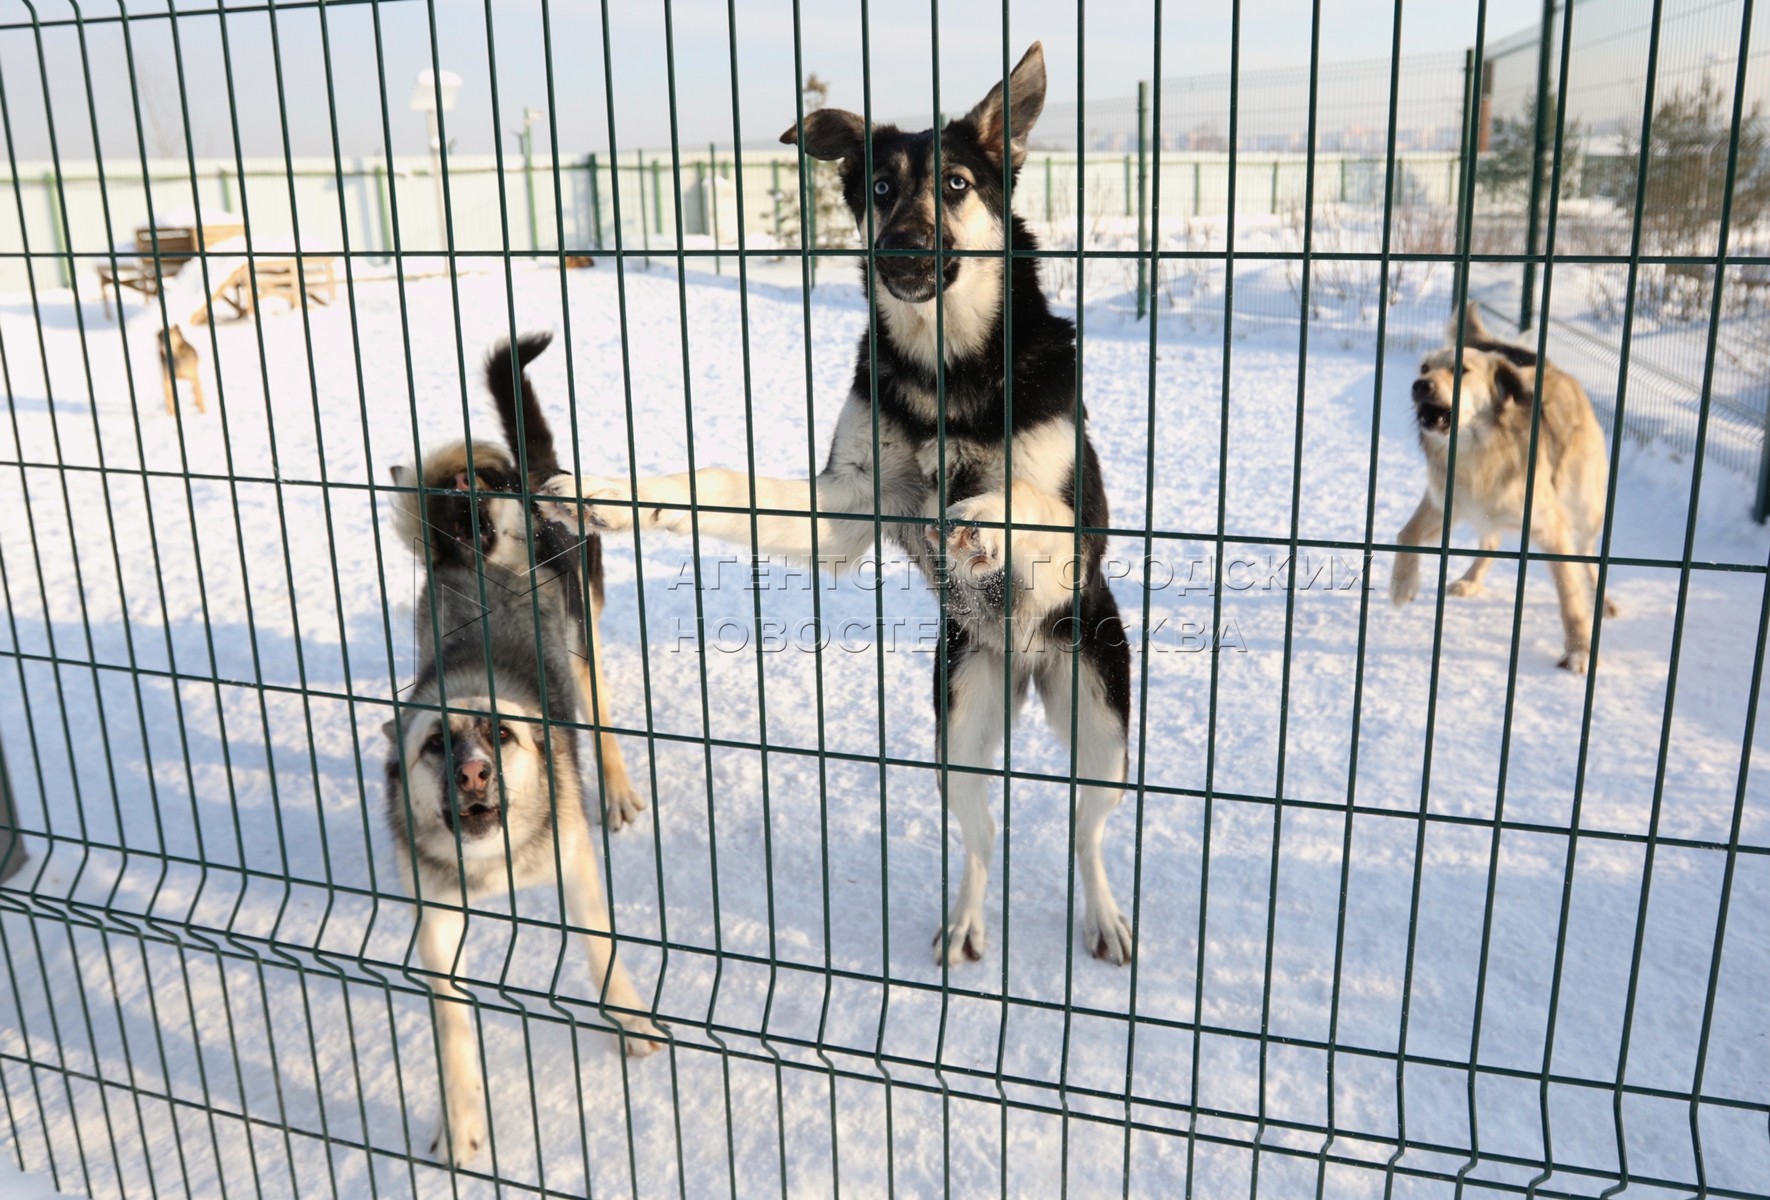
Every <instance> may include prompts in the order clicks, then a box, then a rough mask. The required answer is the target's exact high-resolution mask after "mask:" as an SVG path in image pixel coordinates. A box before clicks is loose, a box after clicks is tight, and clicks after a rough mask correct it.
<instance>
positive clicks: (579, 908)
mask: <svg viewBox="0 0 1770 1200" xmlns="http://www.w3.org/2000/svg"><path fill="white" fill-rule="evenodd" d="M562 816H563V814H562ZM577 824H578V830H577V833H576V836H574V837H572V838H570V840H569V841H567V842H566V843H565V844H564V845H562V846H561V847H560V850H561V864H562V869H563V870H564V872H565V879H564V880H563V882H564V885H565V887H564V891H565V911H566V916H567V917H568V918H569V919H570V920H571V923H572V924H573V925H576V926H578V927H579V928H580V929H585V930H588V931H589V932H588V933H586V934H585V935H584V945H585V948H586V949H588V950H589V952H590V979H591V981H592V982H593V983H594V984H595V985H596V992H597V995H598V997H599V1002H600V1003H605V1004H612V1005H614V1006H615V1007H616V1008H623V1009H627V1010H628V1011H627V1012H618V1013H610V1014H608V1015H609V1016H611V1017H613V1018H614V1019H615V1020H617V1021H619V1022H620V1023H621V1025H622V1026H623V1027H624V1028H625V1029H626V1030H627V1036H626V1037H624V1038H622V1039H621V1040H622V1042H623V1043H624V1044H625V1046H626V1050H627V1053H628V1054H629V1055H630V1056H632V1057H634V1058H643V1057H644V1056H645V1055H647V1054H650V1053H651V1052H652V1051H654V1050H657V1049H659V1048H660V1047H662V1045H663V1044H664V1032H663V1031H662V1030H661V1029H659V1028H658V1027H657V1026H656V1025H653V1024H652V1023H651V1020H650V1019H649V1018H648V1017H646V1016H645V1014H644V1011H643V1010H644V1008H645V1006H644V1005H643V1004H642V1003H641V1002H640V999H639V993H638V992H637V991H635V990H634V989H633V981H632V980H631V979H630V978H628V976H627V968H626V967H624V966H622V965H621V960H620V959H619V958H617V957H616V956H615V941H614V938H613V937H612V936H610V934H609V922H608V908H607V906H606V905H605V904H604V903H603V898H602V876H601V875H600V874H599V873H598V872H597V869H596V852H595V851H594V850H592V849H591V846H590V837H589V830H588V829H586V828H584V827H583V823H582V821H581V820H579V821H578V822H577Z"/></svg>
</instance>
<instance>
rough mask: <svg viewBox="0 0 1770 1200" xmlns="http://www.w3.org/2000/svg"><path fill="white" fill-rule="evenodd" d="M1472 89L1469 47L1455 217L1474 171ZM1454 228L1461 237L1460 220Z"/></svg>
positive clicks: (1465, 58)
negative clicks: (1469, 177)
mask: <svg viewBox="0 0 1770 1200" xmlns="http://www.w3.org/2000/svg"><path fill="white" fill-rule="evenodd" d="M1474 88H1475V50H1474V48H1473V47H1470V48H1469V49H1467V50H1465V51H1463V118H1462V120H1463V123H1462V124H1461V125H1460V126H1459V127H1458V129H1457V169H1456V180H1457V191H1456V195H1455V196H1454V197H1453V198H1452V201H1451V203H1452V204H1453V206H1454V207H1455V208H1456V209H1457V215H1458V216H1459V217H1461V215H1462V211H1461V210H1462V207H1463V193H1464V192H1465V191H1466V188H1465V177H1466V175H1467V173H1468V172H1470V171H1473V170H1474V169H1475V133H1474V128H1475V127H1474V125H1473V124H1472V123H1471V122H1470V119H1469V114H1470V112H1471V111H1472V110H1473V108H1474V106H1475V92H1474ZM1456 227H1457V229H1458V231H1459V233H1458V237H1459V238H1460V237H1461V236H1462V235H1461V232H1460V231H1461V230H1462V228H1463V223H1462V221H1461V220H1458V221H1457V224H1456ZM1462 250H1463V247H1462V245H1461V243H1460V242H1459V243H1458V245H1457V253H1459V254H1461V253H1462Z"/></svg>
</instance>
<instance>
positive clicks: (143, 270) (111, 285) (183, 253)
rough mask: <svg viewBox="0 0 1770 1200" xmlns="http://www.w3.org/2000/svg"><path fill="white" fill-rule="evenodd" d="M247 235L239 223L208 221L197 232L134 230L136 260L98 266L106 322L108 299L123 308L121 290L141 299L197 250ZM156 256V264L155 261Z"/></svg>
mask: <svg viewBox="0 0 1770 1200" xmlns="http://www.w3.org/2000/svg"><path fill="white" fill-rule="evenodd" d="M245 232H246V227H245V226H244V225H242V224H241V223H240V222H238V221H209V222H205V223H204V224H203V226H202V228H201V229H200V230H199V229H197V228H196V227H194V226H190V225H143V226H141V227H140V228H138V229H137V230H136V231H135V257H134V258H133V259H128V258H119V259H117V260H116V261H115V262H114V263H113V262H109V261H106V262H101V263H99V264H98V299H99V302H100V303H101V304H103V305H104V315H105V319H106V320H109V319H110V316H111V296H112V295H113V294H114V295H115V296H116V298H117V307H118V309H121V308H122V307H123V289H125V288H127V289H129V290H130V291H133V292H139V293H140V294H141V295H142V297H143V298H144V299H147V298H151V297H153V296H154V295H156V294H157V293H158V292H159V290H160V281H161V280H162V279H164V278H167V277H170V276H173V275H176V274H178V273H179V272H180V271H181V270H183V269H184V265H185V264H186V263H188V262H189V261H190V260H191V259H192V257H194V256H195V255H196V253H197V251H198V250H200V249H203V248H205V247H210V246H218V245H220V244H221V243H223V242H227V241H231V240H232V239H234V238H237V237H240V236H241V235H243V234H244V233H245ZM156 257H157V259H158V261H157V262H156V261H155V260H156Z"/></svg>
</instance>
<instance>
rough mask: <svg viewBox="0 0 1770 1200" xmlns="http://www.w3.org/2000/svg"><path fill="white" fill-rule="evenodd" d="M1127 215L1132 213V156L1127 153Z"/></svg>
mask: <svg viewBox="0 0 1770 1200" xmlns="http://www.w3.org/2000/svg"><path fill="white" fill-rule="evenodd" d="M1125 215H1126V216H1127V217H1128V216H1130V215H1131V156H1130V155H1129V154H1127V155H1125Z"/></svg>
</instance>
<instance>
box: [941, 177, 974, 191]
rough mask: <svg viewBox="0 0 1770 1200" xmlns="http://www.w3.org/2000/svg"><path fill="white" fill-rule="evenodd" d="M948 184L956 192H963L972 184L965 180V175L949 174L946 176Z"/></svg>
mask: <svg viewBox="0 0 1770 1200" xmlns="http://www.w3.org/2000/svg"><path fill="white" fill-rule="evenodd" d="M946 185H947V186H948V187H950V188H952V189H953V191H955V192H962V191H964V190H965V189H966V188H968V187H970V186H971V185H970V184H969V183H967V182H966V181H965V177H964V176H963V175H948V176H947V177H946Z"/></svg>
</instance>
